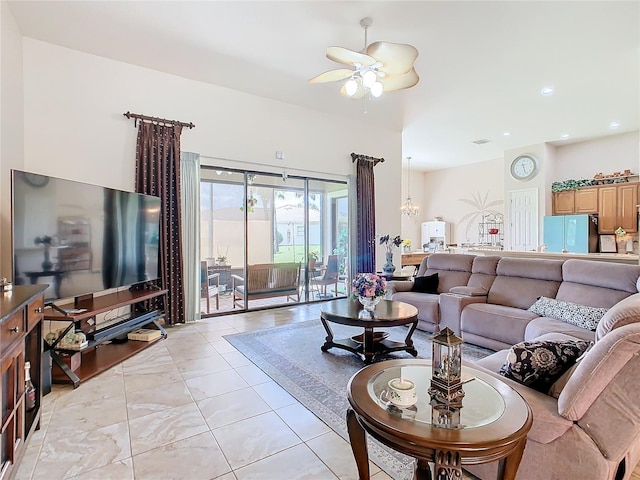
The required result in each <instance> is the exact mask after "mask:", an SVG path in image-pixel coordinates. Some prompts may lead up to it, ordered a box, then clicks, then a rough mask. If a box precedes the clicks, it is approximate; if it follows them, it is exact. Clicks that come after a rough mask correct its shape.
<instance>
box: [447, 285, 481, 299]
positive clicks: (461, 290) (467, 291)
mask: <svg viewBox="0 0 640 480" xmlns="http://www.w3.org/2000/svg"><path fill="white" fill-rule="evenodd" d="M449 293H456V294H458V295H465V296H467V297H486V296H487V291H486V290H485V289H484V288H478V287H453V288H451V289H450V290H449Z"/></svg>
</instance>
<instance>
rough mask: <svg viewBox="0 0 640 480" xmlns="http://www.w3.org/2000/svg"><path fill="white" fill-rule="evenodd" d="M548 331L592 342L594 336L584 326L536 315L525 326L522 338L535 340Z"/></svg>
mask: <svg viewBox="0 0 640 480" xmlns="http://www.w3.org/2000/svg"><path fill="white" fill-rule="evenodd" d="M549 333H562V334H564V335H569V336H570V337H572V339H574V340H575V339H577V340H585V341H587V342H593V341H594V340H595V338H596V336H595V333H594V332H592V331H591V330H587V329H586V328H581V327H576V326H575V325H571V324H570V323H567V322H563V321H562V320H557V319H555V318H549V317H538V318H534V319H533V320H531V321H530V322H529V323H528V324H527V328H526V330H525V331H524V340H526V341H529V340H537V339H538V337H540V336H542V335H545V334H549Z"/></svg>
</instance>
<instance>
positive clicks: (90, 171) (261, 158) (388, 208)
mask: <svg viewBox="0 0 640 480" xmlns="http://www.w3.org/2000/svg"><path fill="white" fill-rule="evenodd" d="M126 111H131V112H135V113H141V114H145V115H152V116H159V117H164V118H171V119H178V120H182V121H185V122H193V123H195V125H196V128H194V129H192V130H188V129H185V130H184V131H183V134H182V150H183V151H190V152H197V153H200V154H201V155H202V156H203V158H201V161H202V163H203V164H209V165H219V166H231V167H234V166H235V167H236V168H237V167H240V168H243V167H245V166H247V165H248V164H251V165H256V166H260V165H262V166H264V169H265V170H268V171H272V170H274V169H275V168H276V167H277V168H279V167H278V166H279V165H280V164H281V161H280V160H275V159H274V155H275V152H276V150H280V151H283V152H284V153H285V159H286V160H285V161H286V165H287V169H288V170H289V171H299V172H303V173H304V172H311V173H313V176H316V177H325V178H341V179H344V178H346V176H347V175H348V174H352V173H354V172H355V167H354V165H353V164H352V162H351V158H350V153H351V152H357V153H363V154H366V155H371V156H375V157H384V158H385V159H386V161H385V162H384V163H382V164H379V165H378V166H376V169H375V174H376V195H377V198H376V222H377V229H378V230H379V231H392V232H393V231H398V232H399V231H400V216H399V214H398V205H399V204H400V202H401V191H400V189H401V185H400V175H401V161H400V158H401V134H400V132H395V131H391V130H386V129H381V128H377V127H371V126H368V125H366V124H365V123H364V122H356V121H351V120H346V119H343V118H341V117H335V116H330V115H327V114H323V113H318V112H314V111H311V110H307V109H303V108H300V107H296V106H293V105H289V104H284V103H281V102H276V101H273V100H269V99H264V98H260V97H256V96H252V95H248V94H244V93H241V92H237V91H234V90H230V89H226V88H222V87H217V86H213V85H209V84H205V83H201V82H196V81H192V80H187V79H184V78H181V77H176V76H172V75H168V74H164V73H160V72H157V71H153V70H149V69H146V68H141V67H136V66H132V65H128V64H125V63H121V62H116V61H113V60H109V59H105V58H102V57H97V56H93V55H88V54H85V53H81V52H78V51H74V50H70V49H66V48H63V47H58V46H55V45H51V44H48V43H44V42H41V41H38V40H33V39H29V38H25V39H24V112H25V123H24V125H25V128H24V137H25V139H24V140H25V154H24V155H25V160H24V168H25V169H26V170H30V171H35V172H38V173H43V174H47V175H54V176H58V177H63V178H68V179H72V180H79V181H85V182H89V183H96V184H100V185H105V186H110V187H114V188H121V189H129V190H131V189H132V188H133V185H134V183H133V179H134V170H135V144H136V129H135V128H134V122H133V120H127V119H126V118H125V117H123V116H122V113H123V112H126ZM6 172H7V171H6V169H4V168H3V176H5V175H6ZM378 255H379V257H378V263H379V264H380V265H381V264H382V263H384V260H383V252H382V250H380V251H379V252H378ZM381 258H382V261H381Z"/></svg>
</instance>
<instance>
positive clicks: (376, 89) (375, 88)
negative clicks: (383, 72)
mask: <svg viewBox="0 0 640 480" xmlns="http://www.w3.org/2000/svg"><path fill="white" fill-rule="evenodd" d="M370 91H371V96H372V97H375V98H378V97H379V96H380V95H382V92H383V91H384V87H383V86H382V84H381V83H380V82H375V83H374V84H373V85H371V88H370Z"/></svg>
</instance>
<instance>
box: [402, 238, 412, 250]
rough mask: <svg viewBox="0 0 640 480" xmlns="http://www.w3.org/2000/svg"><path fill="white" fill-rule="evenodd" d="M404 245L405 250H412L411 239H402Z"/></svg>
mask: <svg viewBox="0 0 640 480" xmlns="http://www.w3.org/2000/svg"><path fill="white" fill-rule="evenodd" d="M402 246H403V247H404V249H405V250H411V239H409V238H405V239H404V240H403V241H402Z"/></svg>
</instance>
